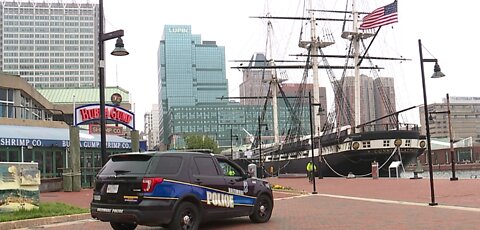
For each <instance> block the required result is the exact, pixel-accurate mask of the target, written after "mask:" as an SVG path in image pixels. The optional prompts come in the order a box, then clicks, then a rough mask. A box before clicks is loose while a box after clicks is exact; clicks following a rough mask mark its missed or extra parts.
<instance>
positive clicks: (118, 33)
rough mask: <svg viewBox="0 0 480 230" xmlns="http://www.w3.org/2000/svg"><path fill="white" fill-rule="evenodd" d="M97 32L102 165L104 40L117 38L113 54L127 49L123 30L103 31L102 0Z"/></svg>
mask: <svg viewBox="0 0 480 230" xmlns="http://www.w3.org/2000/svg"><path fill="white" fill-rule="evenodd" d="M98 8H99V30H98V31H99V32H98V52H99V54H98V59H99V63H98V66H99V73H98V86H99V91H100V151H101V156H102V165H105V163H107V161H108V153H107V133H106V127H105V126H106V120H105V48H104V42H105V41H107V40H111V39H114V38H117V42H116V44H115V49H114V50H113V51H112V53H111V54H112V55H114V56H125V55H128V51H126V50H125V48H124V45H123V41H122V38H121V37H122V36H123V30H116V31H113V32H110V33H104V31H103V20H104V17H103V0H99V4H98Z"/></svg>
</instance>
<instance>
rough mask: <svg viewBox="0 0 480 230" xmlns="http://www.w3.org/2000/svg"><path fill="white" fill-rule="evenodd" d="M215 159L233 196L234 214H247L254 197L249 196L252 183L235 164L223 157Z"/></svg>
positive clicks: (251, 192)
mask: <svg viewBox="0 0 480 230" xmlns="http://www.w3.org/2000/svg"><path fill="white" fill-rule="evenodd" d="M217 161H218V163H219V165H220V169H221V171H222V173H223V176H224V178H225V181H226V183H227V190H228V192H229V193H230V194H232V195H233V196H234V205H235V211H236V214H237V215H245V214H247V213H248V212H249V211H250V210H251V207H253V205H254V203H255V197H253V196H250V194H253V192H254V191H252V190H253V187H252V184H249V180H247V179H246V177H244V175H245V174H244V173H243V172H242V170H241V169H240V168H238V167H237V166H236V165H234V164H231V163H230V162H229V161H227V160H224V159H218V158H217ZM250 183H251V182H250Z"/></svg>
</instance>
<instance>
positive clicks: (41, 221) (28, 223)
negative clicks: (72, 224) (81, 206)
mask: <svg viewBox="0 0 480 230" xmlns="http://www.w3.org/2000/svg"><path fill="white" fill-rule="evenodd" d="M91 218H92V216H91V215H90V213H84V214H73V215H65V216H51V217H42V218H35V219H28V220H14V221H8V222H3V223H0V230H4V229H5V230H7V229H16V228H27V227H34V226H41V225H48V224H56V223H62V222H69V221H76V220H84V219H91Z"/></svg>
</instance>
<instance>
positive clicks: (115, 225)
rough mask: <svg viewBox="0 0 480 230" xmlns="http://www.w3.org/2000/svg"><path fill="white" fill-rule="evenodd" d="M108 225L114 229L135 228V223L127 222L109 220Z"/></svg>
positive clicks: (132, 229)
mask: <svg viewBox="0 0 480 230" xmlns="http://www.w3.org/2000/svg"><path fill="white" fill-rule="evenodd" d="M110 226H112V228H113V229H115V230H134V229H135V228H137V225H136V224H127V223H116V222H110Z"/></svg>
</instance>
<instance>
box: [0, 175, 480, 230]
mask: <svg viewBox="0 0 480 230" xmlns="http://www.w3.org/2000/svg"><path fill="white" fill-rule="evenodd" d="M266 180H268V181H269V182H270V183H271V184H272V186H273V185H281V186H284V187H287V188H291V189H292V190H291V191H288V190H287V191H286V192H274V197H275V198H276V199H279V200H277V201H276V202H277V207H283V206H284V205H287V206H288V207H289V208H288V210H290V211H285V212H287V213H283V212H284V211H282V210H283V209H282V208H280V209H281V210H278V211H276V212H277V214H276V215H279V216H282V215H284V217H283V218H292V217H293V216H295V215H294V214H292V213H291V211H292V210H291V209H292V208H295V207H297V206H298V207H297V208H300V209H299V211H298V212H302V213H303V212H304V211H305V210H310V211H311V212H322V210H321V209H318V208H315V205H311V204H310V203H309V202H312V201H310V199H311V198H312V196H307V197H310V198H307V199H289V198H287V199H282V198H286V197H292V196H296V195H298V194H300V193H304V194H311V193H312V191H313V184H310V183H309V182H308V179H307V178H306V177H305V178H277V177H271V178H267V179H266ZM315 187H316V191H317V192H318V194H319V196H314V197H317V198H319V199H322V200H323V201H324V202H325V204H327V203H329V206H328V207H333V206H339V207H340V206H342V204H343V203H345V202H346V201H347V200H352V199H356V198H366V199H372V200H373V199H374V200H377V201H378V200H381V201H397V202H405V203H406V202H412V203H415V204H417V205H416V206H422V205H425V206H426V207H428V206H429V203H431V198H432V194H431V190H430V180H429V179H428V178H424V179H418V180H412V179H390V178H380V179H372V178H355V179H345V178H324V179H318V178H316V180H315ZM340 196H342V197H344V198H347V200H346V199H335V198H331V197H337V198H338V197H340ZM434 198H435V202H436V203H438V205H439V206H450V207H458V208H459V209H469V210H470V211H473V212H468V214H466V215H467V216H469V215H472V214H475V213H477V212H480V179H461V180H458V181H450V180H448V179H435V180H434ZM366 199H363V200H366ZM91 200H92V190H91V189H83V190H81V191H80V192H49V193H41V194H40V202H42V203H43V202H62V203H66V204H70V205H74V206H78V207H83V208H89V206H90V201H91ZM305 202H306V203H305ZM397 202H394V203H397ZM356 204H357V205H361V207H359V209H362V210H363V209H364V208H366V207H377V206H378V202H373V203H372V202H367V203H364V202H356ZM397 204H399V203H397ZM378 207H385V206H378ZM404 209H405V207H404V206H402V207H400V206H399V207H398V208H397V209H394V210H396V211H398V212H402V210H404ZM301 210H304V211H301ZM310 211H309V212H310ZM344 212H346V213H344V215H347V216H348V215H350V214H352V215H353V214H355V211H353V210H351V211H348V209H347V210H344ZM348 212H351V213H348ZM443 212H444V213H445V215H447V216H448V215H451V213H453V214H457V215H459V213H458V212H455V211H447V210H443V211H442V213H443ZM428 213H429V212H428ZM417 214H418V213H417ZM291 215H293V216H291ZM303 215H306V214H305V213H304V214H302V216H303ZM397 215H403V214H402V213H397ZM418 215H419V216H416V218H420V219H418V220H421V219H423V218H427V217H428V216H424V215H427V214H418ZM428 215H430V214H428ZM462 215H463V214H462ZM475 215H476V214H475ZM307 216H308V215H307ZM89 218H90V213H86V214H81V215H77V216H63V217H62V216H60V217H54V218H39V219H32V220H28V221H18V222H16V221H12V222H5V223H0V230H1V229H12V228H22V227H32V226H38V225H45V224H49V223H50V224H51V223H60V222H67V221H72V220H75V219H89ZM371 218H373V219H370V218H367V219H363V221H366V222H369V221H376V220H375V217H374V216H372V217H371ZM462 218H463V217H462ZM410 221H411V220H410ZM474 222H475V221H474ZM332 223H333V222H332ZM324 224H326V223H324ZM333 224H338V223H333ZM412 224H413V223H412ZM335 226H337V225H335Z"/></svg>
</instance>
